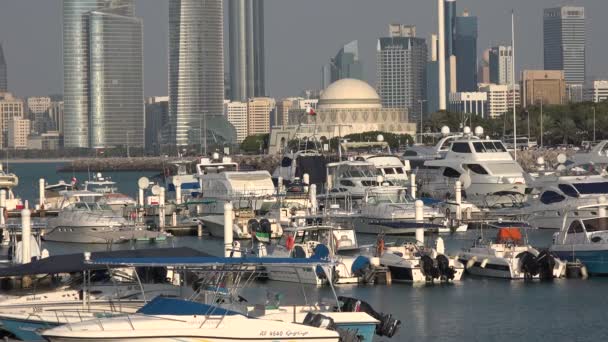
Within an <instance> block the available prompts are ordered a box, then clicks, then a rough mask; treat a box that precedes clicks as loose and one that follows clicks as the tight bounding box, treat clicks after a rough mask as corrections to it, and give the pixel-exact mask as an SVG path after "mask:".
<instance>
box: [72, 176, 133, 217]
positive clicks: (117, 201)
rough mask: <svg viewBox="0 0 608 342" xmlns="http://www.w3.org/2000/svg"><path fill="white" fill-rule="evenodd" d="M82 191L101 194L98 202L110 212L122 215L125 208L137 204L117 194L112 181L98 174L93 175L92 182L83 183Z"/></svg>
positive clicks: (127, 197)
mask: <svg viewBox="0 0 608 342" xmlns="http://www.w3.org/2000/svg"><path fill="white" fill-rule="evenodd" d="M83 190H85V191H92V192H98V193H100V194H102V195H103V197H102V198H100V199H99V201H100V202H101V203H104V204H107V205H108V206H110V208H112V210H115V211H116V212H118V213H120V214H122V213H123V209H124V208H125V207H129V206H135V205H136V204H137V202H135V200H134V199H133V198H132V197H130V196H128V195H125V194H121V193H119V192H118V188H117V187H116V182H114V181H112V179H111V178H109V177H104V176H103V175H102V174H101V173H100V172H98V173H96V174H95V175H93V179H92V180H86V181H85V182H84V188H83Z"/></svg>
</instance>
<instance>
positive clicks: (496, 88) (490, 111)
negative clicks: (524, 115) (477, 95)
mask: <svg viewBox="0 0 608 342" xmlns="http://www.w3.org/2000/svg"><path fill="white" fill-rule="evenodd" d="M511 89H512V88H511V85H507V84H493V83H489V84H483V83H482V84H479V91H480V92H484V93H486V94H487V102H486V114H487V115H488V117H489V118H492V119H495V118H498V117H500V116H501V115H503V114H504V113H505V112H507V111H510V110H513V91H512V90H511ZM520 96H521V95H520V89H519V85H518V84H516V85H515V104H516V105H519V104H520V102H521V99H520Z"/></svg>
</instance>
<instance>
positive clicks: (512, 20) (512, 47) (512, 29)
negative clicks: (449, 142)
mask: <svg viewBox="0 0 608 342" xmlns="http://www.w3.org/2000/svg"><path fill="white" fill-rule="evenodd" d="M511 50H512V51H513V57H512V60H511V88H512V89H511V90H512V91H513V153H514V158H513V159H515V160H516V161H517V110H516V108H515V10H511Z"/></svg>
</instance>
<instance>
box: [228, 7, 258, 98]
mask: <svg viewBox="0 0 608 342" xmlns="http://www.w3.org/2000/svg"><path fill="white" fill-rule="evenodd" d="M228 21H229V26H228V28H229V30H228V31H229V47H230V58H229V60H230V90H231V97H232V98H231V99H232V100H233V101H247V99H249V98H252V97H263V96H265V92H266V84H265V83H266V80H265V72H266V71H265V56H264V1H263V0H228Z"/></svg>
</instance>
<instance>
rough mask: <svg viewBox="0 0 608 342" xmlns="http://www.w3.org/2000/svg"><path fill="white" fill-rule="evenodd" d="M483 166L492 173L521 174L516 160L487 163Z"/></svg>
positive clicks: (521, 171)
mask: <svg viewBox="0 0 608 342" xmlns="http://www.w3.org/2000/svg"><path fill="white" fill-rule="evenodd" d="M484 167H485V168H486V169H488V170H489V171H490V173H491V174H493V175H501V174H514V173H516V174H522V173H523V170H522V168H521V166H519V164H517V163H516V162H509V163H487V164H484Z"/></svg>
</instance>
